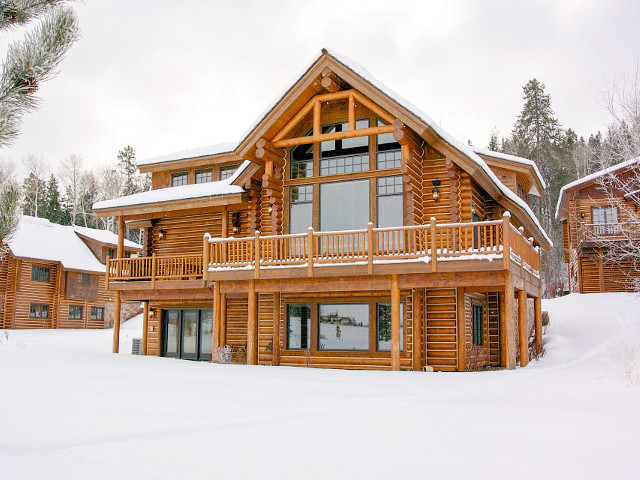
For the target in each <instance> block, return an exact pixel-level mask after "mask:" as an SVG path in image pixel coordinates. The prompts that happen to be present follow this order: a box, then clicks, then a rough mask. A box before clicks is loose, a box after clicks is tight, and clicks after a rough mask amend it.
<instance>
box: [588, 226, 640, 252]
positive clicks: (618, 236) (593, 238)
mask: <svg viewBox="0 0 640 480" xmlns="http://www.w3.org/2000/svg"><path fill="white" fill-rule="evenodd" d="M578 232H579V233H578V235H579V246H580V247H593V246H604V245H606V244H607V242H624V241H638V240H640V223H636V222H621V223H606V224H595V223H586V224H583V225H581V226H580V229H579V231H578Z"/></svg>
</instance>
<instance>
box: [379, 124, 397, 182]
mask: <svg viewBox="0 0 640 480" xmlns="http://www.w3.org/2000/svg"><path fill="white" fill-rule="evenodd" d="M376 125H377V126H378V127H382V126H383V125H385V123H384V122H383V121H382V120H380V119H378V120H377V123H376ZM376 144H377V155H376V168H378V169H379V170H383V169H386V168H400V158H401V157H402V155H401V153H400V144H399V143H398V142H396V140H395V139H394V138H393V133H382V134H380V135H377V136H376Z"/></svg>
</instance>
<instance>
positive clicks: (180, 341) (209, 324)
mask: <svg viewBox="0 0 640 480" xmlns="http://www.w3.org/2000/svg"><path fill="white" fill-rule="evenodd" d="M212 334H213V311H212V310H211V309H186V310H178V309H169V310H163V311H162V356H163V357H173V358H183V359H185V360H211V348H212Z"/></svg>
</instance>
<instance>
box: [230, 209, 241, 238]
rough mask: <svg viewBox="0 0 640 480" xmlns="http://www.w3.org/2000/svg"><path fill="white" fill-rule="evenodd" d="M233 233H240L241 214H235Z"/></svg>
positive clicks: (232, 222) (232, 223)
mask: <svg viewBox="0 0 640 480" xmlns="http://www.w3.org/2000/svg"><path fill="white" fill-rule="evenodd" d="M231 226H232V227H233V228H232V230H231V231H232V232H233V234H234V235H237V233H238V232H239V231H240V212H233V219H232V220H231Z"/></svg>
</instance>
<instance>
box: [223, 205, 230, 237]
mask: <svg viewBox="0 0 640 480" xmlns="http://www.w3.org/2000/svg"><path fill="white" fill-rule="evenodd" d="M221 225H222V232H221V236H222V238H227V237H228V236H229V211H228V210H227V206H226V205H225V206H223V207H222V223H221Z"/></svg>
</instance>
